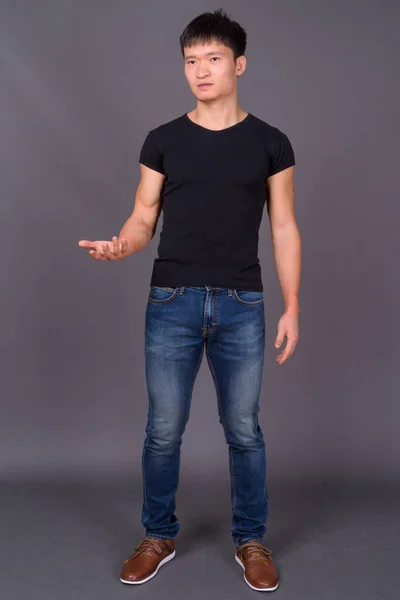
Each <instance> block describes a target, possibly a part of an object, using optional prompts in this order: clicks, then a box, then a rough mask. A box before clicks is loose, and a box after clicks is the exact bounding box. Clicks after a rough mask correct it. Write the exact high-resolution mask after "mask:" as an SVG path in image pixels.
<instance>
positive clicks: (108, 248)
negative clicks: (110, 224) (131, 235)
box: [79, 236, 128, 260]
mask: <svg viewBox="0 0 400 600" xmlns="http://www.w3.org/2000/svg"><path fill="white" fill-rule="evenodd" d="M79 246H80V247H81V248H89V254H90V256H91V257H92V258H95V259H97V260H121V259H122V258H126V257H127V256H128V241H127V240H126V239H124V238H118V237H117V236H114V237H113V238H112V240H111V241H107V240H97V241H95V242H91V241H90V240H80V242H79Z"/></svg>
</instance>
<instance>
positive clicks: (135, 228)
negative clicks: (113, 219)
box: [119, 163, 165, 254]
mask: <svg viewBox="0 0 400 600" xmlns="http://www.w3.org/2000/svg"><path fill="white" fill-rule="evenodd" d="M140 171H141V178H140V182H139V185H138V187H137V190H136V195H135V204H134V208H133V211H132V214H131V216H130V217H129V219H128V220H127V221H126V223H125V224H124V226H123V227H122V229H121V231H120V234H119V237H120V238H126V239H127V240H128V254H132V253H133V252H138V251H139V250H143V248H145V247H146V246H147V244H148V243H149V242H150V241H151V239H152V238H153V236H154V234H155V231H156V228H157V222H158V218H159V216H160V212H161V207H162V201H161V190H162V187H163V184H164V180H165V175H162V173H159V172H158V171H155V170H154V169H150V168H149V167H146V166H145V165H143V164H142V163H140Z"/></svg>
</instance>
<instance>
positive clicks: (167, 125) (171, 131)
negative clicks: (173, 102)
mask: <svg viewBox="0 0 400 600" xmlns="http://www.w3.org/2000/svg"><path fill="white" fill-rule="evenodd" d="M183 122H184V115H180V116H179V117H176V118H175V119H172V120H170V121H166V122H164V123H161V125H157V126H156V127H154V128H152V129H150V130H149V134H151V136H152V137H153V138H154V139H155V140H159V141H161V142H162V141H165V140H168V139H170V138H171V136H174V135H176V133H177V131H178V130H179V129H180V128H181V127H182V126H183Z"/></svg>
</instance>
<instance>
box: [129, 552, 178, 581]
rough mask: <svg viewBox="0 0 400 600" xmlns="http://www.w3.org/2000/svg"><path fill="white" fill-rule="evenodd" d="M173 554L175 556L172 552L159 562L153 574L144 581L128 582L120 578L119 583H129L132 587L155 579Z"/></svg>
mask: <svg viewBox="0 0 400 600" xmlns="http://www.w3.org/2000/svg"><path fill="white" fill-rule="evenodd" d="M175 554H176V552H175V550H174V551H173V552H172V553H171V554H168V556H166V557H165V558H163V559H162V560H160V562H159V563H158V565H157V568H156V570H155V571H154V573H152V574H151V575H149V576H148V577H146V579H141V580H140V581H129V579H122V577H120V581H122V583H131V584H133V585H135V584H139V583H146V581H149V579H152V578H153V577H155V576H156V575H157V573H158V570H159V568H160V567H162V565H165V563H167V562H169V561H170V560H172V559H173V558H174V556H175Z"/></svg>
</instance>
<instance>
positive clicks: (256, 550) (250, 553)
mask: <svg viewBox="0 0 400 600" xmlns="http://www.w3.org/2000/svg"><path fill="white" fill-rule="evenodd" d="M245 550H246V559H247V558H255V557H260V558H268V557H270V556H272V551H271V550H270V549H269V548H266V547H265V546H262V545H261V544H260V545H259V544H250V543H249V545H248V546H247V545H244V546H243V549H242V552H243V554H244V551H245Z"/></svg>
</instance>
